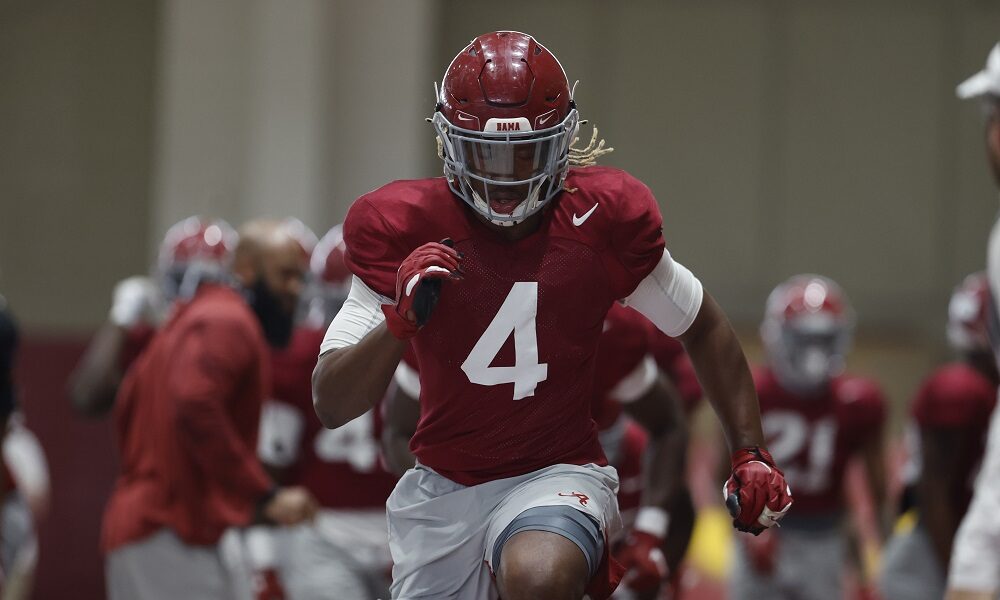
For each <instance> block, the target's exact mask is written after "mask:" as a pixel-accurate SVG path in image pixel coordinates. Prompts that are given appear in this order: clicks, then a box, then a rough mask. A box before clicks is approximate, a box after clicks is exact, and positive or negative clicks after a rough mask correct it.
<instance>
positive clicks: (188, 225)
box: [157, 217, 239, 301]
mask: <svg viewBox="0 0 1000 600" xmlns="http://www.w3.org/2000/svg"><path fill="white" fill-rule="evenodd" d="M238 239H239V236H238V235H237V234H236V231H235V230H234V229H233V228H232V227H231V226H230V225H229V223H226V222H225V221H223V220H222V219H206V218H202V217H188V218H186V219H184V220H183V221H180V222H178V223H175V224H174V225H172V226H171V227H170V229H168V230H167V234H166V235H165V236H164V237H163V243H161V244H160V255H159V259H158V261H157V266H158V269H159V272H160V278H161V281H162V285H163V293H164V296H165V297H166V298H167V299H168V300H170V301H173V300H175V299H177V298H181V299H185V298H190V297H191V296H193V295H194V293H195V291H197V289H198V285H199V284H200V283H202V282H204V281H209V280H211V281H221V280H223V279H224V278H225V277H226V273H227V272H228V269H229V261H230V259H231V258H232V254H233V251H234V250H235V249H236V242H237V240H238Z"/></svg>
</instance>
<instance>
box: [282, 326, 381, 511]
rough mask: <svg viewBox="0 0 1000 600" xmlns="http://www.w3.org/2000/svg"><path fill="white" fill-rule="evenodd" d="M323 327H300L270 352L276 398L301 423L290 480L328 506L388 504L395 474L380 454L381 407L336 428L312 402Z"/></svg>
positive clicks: (377, 505)
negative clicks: (326, 425) (321, 419)
mask: <svg viewBox="0 0 1000 600" xmlns="http://www.w3.org/2000/svg"><path fill="white" fill-rule="evenodd" d="M324 333H325V330H321V329H308V328H299V329H296V330H295V333H294V335H293V336H292V340H291V342H290V343H289V344H288V346H287V347H286V348H284V349H282V350H276V351H274V352H273V353H272V366H273V370H274V375H273V381H274V391H273V394H272V398H273V401H275V402H281V403H284V404H286V405H288V406H290V407H292V409H293V410H295V412H296V413H297V415H298V416H299V418H300V420H298V421H297V422H296V423H297V424H298V425H292V426H301V428H302V429H301V434H300V435H299V436H298V440H299V444H298V448H297V449H296V452H295V456H296V460H295V462H294V463H293V464H292V465H291V467H290V477H291V481H290V482H289V483H291V484H295V485H301V486H304V487H305V488H306V489H308V490H309V491H310V492H312V493H313V495H314V496H316V499H317V500H318V501H319V503H320V505H321V506H323V507H325V508H384V507H385V501H386V499H387V498H388V497H389V494H390V493H391V492H392V488H393V486H395V484H396V478H395V477H394V476H393V475H391V474H390V473H388V472H387V471H386V470H385V469H384V468H382V465H381V461H380V458H379V443H378V440H379V429H380V427H381V422H380V421H379V419H378V414H377V411H375V410H370V411H368V412H367V413H365V414H364V415H362V416H360V417H358V418H357V419H354V420H353V421H351V422H349V423H347V424H345V425H343V426H342V427H339V428H337V429H326V428H324V427H323V426H322V425H321V424H320V422H319V419H317V418H316V416H315V413H314V410H313V403H312V383H311V375H312V371H313V368H314V367H315V366H316V349H317V348H319V345H320V343H321V342H322V341H323V335H324Z"/></svg>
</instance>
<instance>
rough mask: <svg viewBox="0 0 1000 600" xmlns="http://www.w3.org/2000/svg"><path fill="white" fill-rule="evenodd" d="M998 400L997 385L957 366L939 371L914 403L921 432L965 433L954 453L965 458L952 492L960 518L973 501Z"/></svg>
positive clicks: (923, 388)
mask: <svg viewBox="0 0 1000 600" xmlns="http://www.w3.org/2000/svg"><path fill="white" fill-rule="evenodd" d="M996 398H997V385H996V382H994V381H991V380H990V379H989V378H988V377H986V376H985V375H983V374H982V373H980V372H979V371H977V370H976V369H974V368H972V367H971V366H969V365H968V364H965V363H953V364H949V365H944V366H942V367H940V368H938V369H937V370H936V371H934V373H932V374H931V375H930V376H929V377H928V378H927V379H925V380H924V382H923V384H921V386H920V389H919V391H918V392H917V397H916V399H914V401H913V407H912V412H913V420H914V421H916V423H917V425H918V426H919V427H920V429H922V430H927V429H953V430H962V431H963V432H965V435H963V436H962V443H961V445H960V446H959V447H957V448H953V449H952V450H953V452H954V453H955V455H956V456H959V457H961V459H960V464H961V467H960V470H961V472H960V473H959V476H958V477H956V478H955V481H956V482H957V486H956V488H955V489H954V490H952V492H951V493H952V494H953V498H954V499H955V501H956V505H957V506H958V507H960V509H961V510H960V511H959V513H960V514H961V513H962V512H964V511H965V508H966V507H967V506H968V505H969V501H970V500H971V499H972V489H973V488H972V486H973V483H974V479H975V476H976V471H977V470H978V467H979V463H980V461H981V460H982V457H983V451H984V450H985V448H986V430H987V427H988V426H989V422H990V415H991V414H992V413H993V408H994V406H996ZM918 451H919V450H918Z"/></svg>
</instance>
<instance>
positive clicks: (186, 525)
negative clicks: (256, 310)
mask: <svg viewBox="0 0 1000 600" xmlns="http://www.w3.org/2000/svg"><path fill="white" fill-rule="evenodd" d="M267 358H268V350H267V347H266V344H265V342H264V337H263V333H262V331H261V329H260V325H259V323H258V321H257V318H256V317H255V316H254V314H253V313H252V312H251V311H250V308H249V307H248V306H247V304H246V302H245V301H244V300H243V299H242V298H241V297H240V296H239V294H237V292H236V291H234V290H232V289H229V288H226V287H221V286H216V285H206V286H202V288H201V289H200V290H199V291H198V293H197V295H196V296H195V297H194V299H193V300H192V301H191V302H190V303H189V304H187V305H186V306H183V307H182V308H180V309H179V310H178V311H177V313H176V314H175V315H174V316H173V317H172V318H171V320H170V321H168V322H167V324H166V325H164V327H163V328H162V330H161V331H159V332H158V333H157V335H156V336H155V337H154V338H153V341H152V342H151V343H150V345H149V347H148V348H147V349H146V351H145V352H143V353H142V354H141V355H140V356H139V358H138V359H137V361H136V362H135V364H134V365H133V366H132V368H131V369H130V370H129V372H128V374H127V375H126V377H125V380H124V381H123V382H122V385H121V388H120V389H119V391H118V396H117V398H116V401H115V413H114V416H115V425H116V433H117V438H118V439H117V441H118V446H119V450H120V452H121V455H122V457H121V463H122V464H121V474H120V475H119V477H118V480H117V482H116V483H115V488H114V490H113V492H112V494H111V498H110V500H109V501H108V506H107V508H106V510H105V514H104V525H103V532H102V538H103V539H102V545H103V547H104V550H105V551H112V550H114V549H116V548H118V547H121V546H123V545H126V544H130V543H133V542H137V541H139V540H141V539H142V538H144V537H146V536H148V535H150V534H152V533H154V532H155V531H157V530H159V529H161V528H163V527H168V528H170V529H171V530H173V531H174V533H176V534H177V536H178V537H179V538H180V539H181V540H183V541H184V542H186V543H188V544H202V545H209V544H214V543H216V542H217V541H218V539H219V537H220V536H221V535H222V532H223V531H224V530H225V529H226V528H228V527H230V526H233V525H246V524H248V523H249V521H250V519H251V517H252V515H253V511H254V509H255V506H256V504H257V502H258V501H259V500H260V499H261V498H262V497H263V496H264V495H265V494H266V493H267V491H268V490H269V489H270V488H271V481H270V479H269V478H268V476H267V474H266V473H265V472H264V469H263V467H262V466H261V465H260V463H259V462H258V460H257V456H256V442H257V429H258V421H259V418H260V407H261V402H262V400H263V397H264V393H265V390H267V389H268V387H269V385H270V382H269V364H268V360H267Z"/></svg>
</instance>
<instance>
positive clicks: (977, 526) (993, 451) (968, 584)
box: [948, 410, 1000, 593]
mask: <svg viewBox="0 0 1000 600" xmlns="http://www.w3.org/2000/svg"><path fill="white" fill-rule="evenodd" d="M998 515H1000V410H994V411H993V418H992V420H991V422H990V432H989V438H988V439H987V442H986V454H985V455H984V456H983V465H982V467H981V469H980V471H979V476H978V477H977V479H976V491H975V494H974V495H973V497H972V503H971V504H969V510H968V512H966V513H965V517H964V518H963V519H962V524H961V526H959V528H958V532H957V533H956V534H955V544H954V547H953V548H952V551H951V566H950V568H949V569H948V587H949V588H950V589H955V590H964V591H970V592H987V593H996V591H997V590H998V589H1000V517H998Z"/></svg>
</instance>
